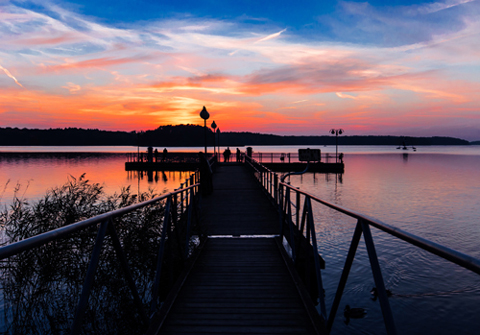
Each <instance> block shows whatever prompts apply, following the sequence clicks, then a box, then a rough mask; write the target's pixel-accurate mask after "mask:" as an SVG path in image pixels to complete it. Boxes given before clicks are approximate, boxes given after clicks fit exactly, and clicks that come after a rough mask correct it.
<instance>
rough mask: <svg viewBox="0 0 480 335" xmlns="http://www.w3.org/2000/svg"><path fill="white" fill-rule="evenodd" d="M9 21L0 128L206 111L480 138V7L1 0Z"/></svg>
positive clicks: (242, 126)
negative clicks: (204, 109)
mask: <svg viewBox="0 0 480 335" xmlns="http://www.w3.org/2000/svg"><path fill="white" fill-rule="evenodd" d="M0 19H1V20H0V39H1V40H2V41H3V43H2V45H0V113H1V114H2V118H1V121H0V126H18V127H23V126H25V127H38V128H48V127H54V126H58V127H69V126H78V127H95V128H102V129H120V130H140V129H151V128H153V127H154V126H157V125H160V124H177V123H194V124H195V123H198V124H200V123H201V120H199V119H198V112H199V111H200V110H201V108H202V107H203V106H204V105H205V106H206V107H207V109H209V111H210V112H211V114H212V116H213V115H215V118H216V120H217V121H216V122H217V124H218V123H219V122H220V124H223V125H224V128H226V129H225V130H236V131H260V132H269V133H277V134H316V133H317V132H319V131H320V132H323V131H324V130H325V131H327V130H328V129H329V128H332V127H340V126H341V127H343V128H347V129H348V130H347V132H348V133H350V134H352V135H353V134H397V135H426V136H429V135H432V136H436V135H438V136H443V135H446V136H456V137H461V138H466V139H470V140H478V139H480V103H479V101H478V100H479V99H478V97H479V96H480V79H479V78H480V76H479V74H480V73H479V72H480V45H479V42H478V41H479V40H480V1H478V0H475V1H472V0H441V1H389V2H385V1H368V2H360V1H298V2H295V1H262V2H259V1H250V0H248V1H246V0H245V1H231V2H226V1H190V0H188V1H175V2H174V1H124V0H120V1H59V0H55V1H50V0H47V1H36V0H35V1H5V0H0ZM151 124H153V125H154V126H152V125H151ZM323 128H325V129H323ZM319 129H321V130H319Z"/></svg>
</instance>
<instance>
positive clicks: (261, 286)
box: [148, 166, 323, 334]
mask: <svg viewBox="0 0 480 335" xmlns="http://www.w3.org/2000/svg"><path fill="white" fill-rule="evenodd" d="M201 206H202V209H201V210H202V212H201V221H202V225H203V229H204V230H206V231H207V233H208V235H211V237H210V238H209V239H207V241H206V243H205V245H204V246H203V248H202V252H201V254H200V255H199V257H198V258H197V259H196V261H195V263H194V265H193V267H192V268H191V270H190V272H189V275H188V277H187V278H186V279H185V281H184V283H183V285H182V286H181V289H180V290H179V291H178V294H177V295H176V296H175V299H174V302H173V304H172V305H171V306H164V308H163V311H162V313H163V314H164V315H160V316H158V317H157V321H156V322H154V324H155V325H156V326H155V327H156V328H153V329H152V328H151V329H150V330H149V333H148V334H319V333H322V332H321V330H322V326H323V325H322V324H321V322H318V321H319V319H318V315H316V311H315V310H314V307H313V305H312V304H311V303H310V301H308V302H307V303H306V299H308V297H307V298H305V294H304V295H303V296H302V295H301V293H304V291H302V289H301V288H299V287H297V286H296V282H298V280H294V279H292V276H291V273H290V271H291V268H290V269H289V268H288V267H287V264H289V261H288V260H286V259H285V257H286V256H285V255H286V254H285V253H284V252H282V251H281V250H280V248H279V243H278V242H277V241H276V240H275V239H274V238H272V237H270V238H269V237H250V238H239V237H230V238H229V237H218V235H236V236H237V235H238V236H239V235H273V234H277V233H278V225H279V222H278V216H277V213H276V210H275V208H274V207H273V206H272V205H271V203H270V202H269V200H268V199H267V197H266V196H265V195H264V194H263V191H262V190H261V189H260V188H259V186H257V184H256V182H255V181H254V179H253V177H252V176H250V175H249V174H248V171H246V170H245V168H244V167H242V166H221V167H220V168H219V169H218V170H217V172H216V174H215V175H214V192H213V194H211V195H209V196H208V197H207V198H204V199H202V205H201ZM167 312H168V313H167ZM312 314H315V315H316V316H317V317H315V316H314V317H312ZM158 320H160V321H158Z"/></svg>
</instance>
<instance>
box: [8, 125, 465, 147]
mask: <svg viewBox="0 0 480 335" xmlns="http://www.w3.org/2000/svg"><path fill="white" fill-rule="evenodd" d="M204 141H205V129H204V128H203V127H202V126H197V125H177V126H160V127H158V128H157V129H155V130H148V131H142V132H135V131H133V132H123V131H106V130H98V129H79V128H65V129H26V128H23V129H19V128H0V145H33V146H35V145H47V146H48V145H56V146H63V145H132V146H137V145H140V146H149V145H151V146H158V147H175V146H177V147H183V146H185V147H188V146H202V145H204V143H205V142H204ZM215 141H218V137H217V136H215ZM213 142H214V134H213V131H212V130H211V129H210V128H208V129H207V143H208V145H209V146H212V145H213ZM216 144H217V145H218V143H216ZM334 144H335V136H327V135H325V136H280V135H271V134H259V133H250V132H226V133H221V134H220V145H221V146H248V145H334ZM338 144H340V145H393V146H398V145H402V144H405V145H407V146H412V145H413V146H415V145H468V144H470V142H468V141H465V140H462V139H458V138H453V137H438V136H435V137H403V136H339V137H338Z"/></svg>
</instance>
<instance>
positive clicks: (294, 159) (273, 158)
mask: <svg viewBox="0 0 480 335" xmlns="http://www.w3.org/2000/svg"><path fill="white" fill-rule="evenodd" d="M342 157H343V154H342V153H339V154H338V156H336V154H335V153H321V154H320V162H323V163H334V162H336V161H338V162H340V161H341V160H342ZM251 158H253V159H254V160H256V161H257V162H259V163H298V162H300V160H299V156H298V152H295V153H291V152H288V153H282V152H253V153H252V156H251Z"/></svg>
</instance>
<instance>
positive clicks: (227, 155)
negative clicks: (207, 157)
mask: <svg viewBox="0 0 480 335" xmlns="http://www.w3.org/2000/svg"><path fill="white" fill-rule="evenodd" d="M231 155H232V152H231V151H230V147H227V149H225V150H224V151H223V161H224V162H230V156H231ZM236 159H237V162H242V160H243V157H242V153H241V152H240V149H238V148H237V152H236Z"/></svg>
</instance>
